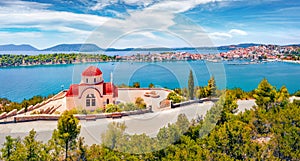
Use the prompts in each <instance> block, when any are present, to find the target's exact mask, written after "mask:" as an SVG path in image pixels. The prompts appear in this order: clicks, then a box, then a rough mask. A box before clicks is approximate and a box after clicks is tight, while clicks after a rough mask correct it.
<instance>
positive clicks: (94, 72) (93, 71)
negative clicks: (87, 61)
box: [82, 66, 102, 77]
mask: <svg viewBox="0 0 300 161" xmlns="http://www.w3.org/2000/svg"><path fill="white" fill-rule="evenodd" d="M101 74H102V72H101V70H100V69H99V68H97V67H95V66H89V67H88V68H87V69H85V70H84V71H83V72H82V76H88V77H92V76H98V75H101Z"/></svg>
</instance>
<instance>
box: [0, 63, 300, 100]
mask: <svg viewBox="0 0 300 161" xmlns="http://www.w3.org/2000/svg"><path fill="white" fill-rule="evenodd" d="M90 65H94V66H97V67H99V68H100V69H101V70H102V72H103V77H104V80H105V81H106V82H108V81H111V80H112V81H113V82H114V83H115V84H117V85H119V84H122V83H124V84H129V85H132V84H133V82H140V84H141V86H142V87H147V86H148V85H149V84H150V83H153V84H154V85H155V86H156V87H167V88H171V89H172V88H180V87H187V82H188V74H189V71H190V70H192V72H193V74H194V77H195V85H196V86H198V85H200V86H204V85H206V84H207V81H208V79H209V78H210V76H214V77H215V79H216V82H217V86H218V87H219V88H234V87H240V88H242V89H243V90H246V91H250V90H252V89H254V88H256V87H257V85H258V83H259V82H260V81H261V80H262V79H263V78H267V79H268V80H269V82H270V83H271V84H272V85H274V86H276V87H277V88H280V87H281V86H283V85H285V86H287V88H288V90H289V92H290V93H293V92H295V91H297V90H298V89H300V85H299V82H300V65H299V64H290V63H283V62H269V63H262V64H249V65H229V64H227V63H207V62H204V61H179V62H154V63H146V62H143V63H142V62H141V63H139V62H133V63H131V62H105V63H85V64H73V65H44V66H43V65H41V66H29V67H12V68H0V98H8V99H10V100H12V101H17V102H20V101H22V100H23V99H28V98H31V97H32V96H35V95H42V96H47V95H49V94H54V93H57V92H59V91H60V90H62V89H68V88H69V86H70V85H71V84H77V83H79V82H80V77H81V72H82V71H83V70H84V69H85V68H86V67H88V66H90Z"/></svg>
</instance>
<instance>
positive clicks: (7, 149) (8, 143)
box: [1, 136, 16, 160]
mask: <svg viewBox="0 0 300 161" xmlns="http://www.w3.org/2000/svg"><path fill="white" fill-rule="evenodd" d="M15 140H16V139H14V138H12V137H11V136H6V137H5V142H4V144H3V148H2V149H1V152H2V157H1V159H5V160H9V158H10V157H11V155H12V153H13V151H14V147H15Z"/></svg>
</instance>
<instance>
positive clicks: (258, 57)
mask: <svg viewBox="0 0 300 161" xmlns="http://www.w3.org/2000/svg"><path fill="white" fill-rule="evenodd" d="M218 49H222V48H221V47H218V48H215V49H212V48H211V49H210V50H211V51H212V52H213V51H214V53H200V52H201V49H199V50H197V48H195V49H192V50H194V51H196V53H195V52H193V53H192V52H189V51H191V49H189V48H186V51H184V50H182V51H178V50H175V51H172V50H168V51H155V50H152V51H151V53H150V51H146V50H142V51H140V52H135V54H127V55H118V51H117V50H116V51H115V52H116V55H114V56H108V55H105V54H95V53H80V52H77V53H52V54H39V55H14V54H2V55H0V67H12V66H32V65H51V64H76V63H86V62H115V61H125V62H159V61H190V60H206V61H210V62H221V61H229V64H230V61H235V60H237V61H243V62H242V63H241V62H239V63H237V64H252V63H261V62H266V61H284V62H291V63H300V46H299V45H288V46H279V45H259V44H257V45H249V46H248V47H240V46H234V45H232V46H226V52H219V53H218V52H217V54H216V52H215V51H218ZM197 51H199V52H197ZM220 51H222V50H220ZM104 53H105V52H104ZM128 53H130V51H128ZM232 64H236V63H235V62H234V63H232Z"/></svg>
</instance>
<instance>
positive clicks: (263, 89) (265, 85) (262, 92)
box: [253, 79, 276, 109]
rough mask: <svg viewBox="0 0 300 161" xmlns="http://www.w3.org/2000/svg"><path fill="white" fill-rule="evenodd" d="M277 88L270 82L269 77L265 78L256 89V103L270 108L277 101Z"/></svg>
mask: <svg viewBox="0 0 300 161" xmlns="http://www.w3.org/2000/svg"><path fill="white" fill-rule="evenodd" d="M275 96H276V89H275V88H274V87H273V86H272V85H271V84H270V83H269V82H268V80H267V79H263V80H262V81H261V82H260V83H259V85H258V87H257V89H255V94H254V95H253V97H254V98H255V99H256V101H255V102H256V104H257V105H258V106H259V107H263V108H265V109H269V106H271V104H272V103H274V102H275Z"/></svg>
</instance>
